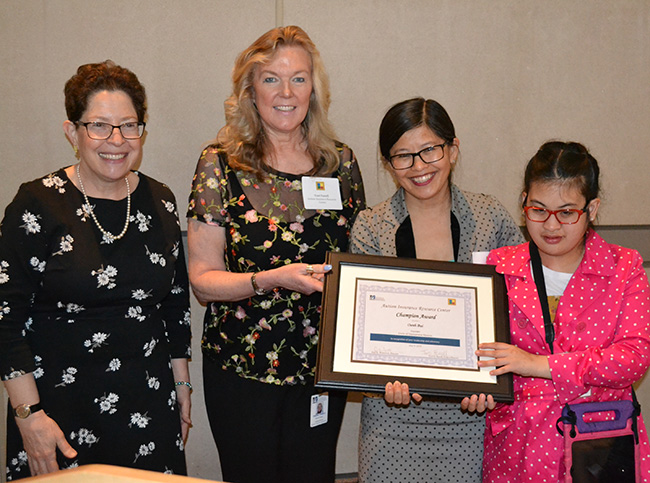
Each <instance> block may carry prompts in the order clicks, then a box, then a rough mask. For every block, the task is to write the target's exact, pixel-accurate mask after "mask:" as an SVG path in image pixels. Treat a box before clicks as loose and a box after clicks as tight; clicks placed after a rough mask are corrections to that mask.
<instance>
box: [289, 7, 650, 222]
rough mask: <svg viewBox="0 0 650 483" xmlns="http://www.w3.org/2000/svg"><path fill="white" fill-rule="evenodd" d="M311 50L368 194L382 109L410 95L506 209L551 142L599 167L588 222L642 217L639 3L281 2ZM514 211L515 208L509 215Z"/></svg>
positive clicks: (647, 26)
mask: <svg viewBox="0 0 650 483" xmlns="http://www.w3.org/2000/svg"><path fill="white" fill-rule="evenodd" d="M284 23H285V24H292V23H295V24H298V25H301V26H302V27H304V28H305V30H306V31H307V32H308V33H309V34H310V35H311V37H312V39H313V40H314V41H315V43H316V45H317V46H318V47H319V49H320V50H321V52H322V54H323V57H324V59H325V62H326V66H327V68H328V71H329V73H330V77H331V81H332V94H333V105H332V109H331V118H332V119H333V121H334V123H335V126H336V129H337V132H338V133H339V136H340V138H341V139H342V140H343V141H345V142H347V143H348V144H350V145H351V147H352V148H353V149H354V150H355V152H356V154H357V156H358V158H359V159H360V162H361V166H362V169H363V173H364V179H365V182H366V191H367V194H368V199H369V201H370V202H371V203H376V202H378V201H381V200H383V199H385V198H387V197H388V196H390V194H391V193H392V191H393V189H392V186H391V185H390V183H389V182H388V181H387V180H385V179H384V176H379V177H378V175H377V174H376V165H377V156H376V153H377V147H376V144H377V132H378V126H379V122H380V120H381V117H382V116H383V114H384V113H385V111H386V110H387V108H388V107H389V106H390V105H392V104H394V103H395V102H398V101H400V100H403V99H406V98H409V97H412V96H417V95H421V96H424V97H430V98H433V99H436V100H438V101H439V102H440V103H441V104H443V105H444V106H445V107H446V108H447V110H448V111H449V113H450V115H451V118H452V119H453V121H454V123H455V125H456V129H457V135H458V137H459V139H460V145H461V153H462V155H461V162H460V166H459V169H458V172H457V173H455V177H456V181H457V183H458V184H459V185H460V186H461V187H462V188H465V189H468V190H471V191H482V192H487V193H491V194H494V195H496V196H498V198H499V199H500V200H501V201H502V202H503V203H504V204H505V205H506V206H507V208H508V209H509V210H510V211H511V213H513V215H517V213H518V211H519V210H518V203H517V201H518V194H519V192H520V189H521V179H522V173H523V168H524V166H525V163H526V162H527V160H528V159H530V157H531V156H532V155H533V154H534V153H535V151H536V150H537V148H538V147H539V146H540V144H541V143H542V142H544V141H546V140H548V139H550V138H562V139H571V140H578V141H581V142H583V143H585V144H586V145H588V146H589V147H590V149H591V150H592V152H593V154H594V155H595V156H596V158H597V159H598V160H599V161H600V164H601V166H602V172H603V180H604V188H605V197H606V199H605V203H604V205H603V206H602V209H601V214H600V222H601V223H604V224H641V223H646V224H647V223H648V222H650V210H646V209H638V208H639V207H645V206H648V204H650V190H648V189H647V185H648V181H649V180H650V177H649V176H648V159H647V158H648V152H650V136H649V135H648V132H650V82H648V79H650V3H649V2H647V1H644V0H635V1H632V0H623V1H618V2H609V1H591V2H584V1H580V0H572V1H566V0H548V1H544V2H540V1H536V0H499V1H488V0H435V1H434V0H409V1H402V2H395V1H393V0H375V1H370V0H363V1H347V0H329V1H327V2H311V1H310V2H305V1H304V0H285V1H284ZM517 216H518V215H517Z"/></svg>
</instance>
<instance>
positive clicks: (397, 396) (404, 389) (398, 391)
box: [384, 381, 422, 406]
mask: <svg viewBox="0 0 650 483" xmlns="http://www.w3.org/2000/svg"><path fill="white" fill-rule="evenodd" d="M411 399H413V401H415V402H416V403H419V402H420V401H422V396H420V395H419V394H417V393H413V394H411V393H410V392H409V385H408V384H406V383H401V382H399V381H395V382H389V383H387V384H386V392H385V393H384V400H385V401H386V402H387V403H388V404H394V405H395V406H408V405H409V404H410V403H411Z"/></svg>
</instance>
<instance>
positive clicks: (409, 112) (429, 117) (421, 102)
mask: <svg viewBox="0 0 650 483" xmlns="http://www.w3.org/2000/svg"><path fill="white" fill-rule="evenodd" d="M421 125H426V126H427V127H428V128H429V129H431V131H433V132H434V133H435V134H436V136H438V137H439V138H441V139H443V140H444V141H445V142H447V143H449V144H451V143H452V142H453V141H454V138H455V137H456V130H455V129H454V123H453V122H451V118H450V117H449V114H447V111H446V110H445V108H444V107H442V106H441V105H440V104H439V103H438V102H436V101H434V100H432V99H424V98H423V97H415V98H413V99H408V100H406V101H402V102H399V103H397V104H395V105H394V106H393V107H391V108H390V109H389V110H388V112H387V113H386V115H385V116H384V119H383V120H382V121H381V126H380V127H379V150H380V152H381V155H382V156H383V158H384V159H388V158H389V157H390V150H391V148H392V147H393V146H394V145H395V143H396V142H397V141H398V140H399V138H401V137H402V135H403V134H404V133H405V132H407V131H410V130H411V129H414V128H416V127H419V126H421Z"/></svg>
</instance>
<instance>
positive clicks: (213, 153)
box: [187, 145, 232, 226]
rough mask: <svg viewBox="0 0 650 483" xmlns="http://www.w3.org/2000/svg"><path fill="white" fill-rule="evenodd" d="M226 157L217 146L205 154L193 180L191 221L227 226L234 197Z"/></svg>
mask: <svg viewBox="0 0 650 483" xmlns="http://www.w3.org/2000/svg"><path fill="white" fill-rule="evenodd" d="M222 156H225V154H224V153H223V152H222V151H221V150H220V149H219V148H218V147H217V146H216V145H211V146H208V147H207V148H206V149H204V150H203V152H202V153H201V156H200V157H199V161H198V163H197V166H196V171H195V173H194V178H193V179H192V190H191V192H190V198H189V206H188V209H187V217H188V218H192V219H194V220H197V221H201V222H203V223H207V224H210V225H218V226H224V225H225V224H226V223H227V217H228V212H227V210H226V204H227V200H229V199H230V198H231V195H230V194H229V186H228V180H227V178H226V173H224V163H222V162H221V158H222ZM231 201H232V200H231Z"/></svg>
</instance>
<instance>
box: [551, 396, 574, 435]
mask: <svg viewBox="0 0 650 483" xmlns="http://www.w3.org/2000/svg"><path fill="white" fill-rule="evenodd" d="M564 409H565V410H566V415H562V416H560V417H559V418H558V420H557V421H555V429H557V432H558V433H560V434H561V435H562V436H564V431H562V428H560V423H564V424H570V425H571V431H570V432H569V435H570V436H571V437H572V438H575V437H576V434H577V433H576V424H578V416H577V415H576V413H575V411H574V410H573V409H571V406H570V405H569V403H565V404H564Z"/></svg>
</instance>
